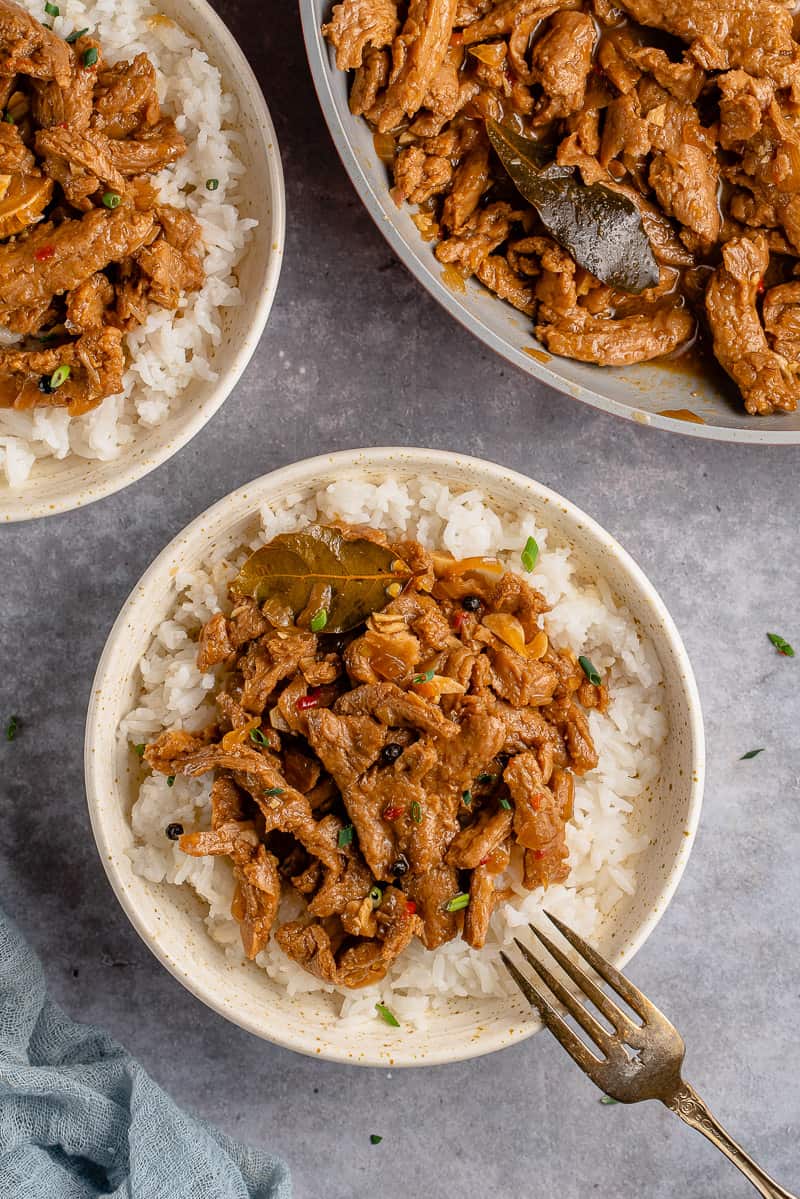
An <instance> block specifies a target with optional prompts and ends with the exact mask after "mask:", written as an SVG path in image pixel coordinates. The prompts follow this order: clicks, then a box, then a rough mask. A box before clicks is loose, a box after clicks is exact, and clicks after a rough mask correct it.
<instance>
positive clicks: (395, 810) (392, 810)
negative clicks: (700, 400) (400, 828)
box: [383, 804, 405, 820]
mask: <svg viewBox="0 0 800 1199" xmlns="http://www.w3.org/2000/svg"><path fill="white" fill-rule="evenodd" d="M404 812H405V808H404V807H403V805H402V804H389V806H388V808H384V809H383V819H384V820H398V819H399V818H400V817H401V816H402V815H403V813H404Z"/></svg>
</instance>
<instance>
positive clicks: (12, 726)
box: [6, 716, 19, 741]
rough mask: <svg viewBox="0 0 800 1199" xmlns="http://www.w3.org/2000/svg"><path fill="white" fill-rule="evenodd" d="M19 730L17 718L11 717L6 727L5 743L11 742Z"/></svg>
mask: <svg viewBox="0 0 800 1199" xmlns="http://www.w3.org/2000/svg"><path fill="white" fill-rule="evenodd" d="M18 728H19V717H18V716H12V717H11V719H10V720H9V722H8V724H7V725H6V741H13V740H14V738H15V737H16V735H17V729H18Z"/></svg>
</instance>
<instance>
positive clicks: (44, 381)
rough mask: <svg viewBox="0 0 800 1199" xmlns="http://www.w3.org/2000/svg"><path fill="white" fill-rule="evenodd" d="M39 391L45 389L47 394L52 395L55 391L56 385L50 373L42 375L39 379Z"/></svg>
mask: <svg viewBox="0 0 800 1199" xmlns="http://www.w3.org/2000/svg"><path fill="white" fill-rule="evenodd" d="M39 391H43V392H44V394H45V395H46V396H49V395H52V394H53V392H54V391H55V387H53V384H52V383H51V382H50V376H49V375H42V377H41V379H40V380H39Z"/></svg>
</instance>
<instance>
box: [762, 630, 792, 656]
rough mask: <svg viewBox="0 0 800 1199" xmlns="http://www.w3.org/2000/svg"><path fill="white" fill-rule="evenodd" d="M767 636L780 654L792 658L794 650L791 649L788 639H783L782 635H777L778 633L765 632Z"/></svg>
mask: <svg viewBox="0 0 800 1199" xmlns="http://www.w3.org/2000/svg"><path fill="white" fill-rule="evenodd" d="M767 636H768V637H769V639H770V641H771V642H772V644H773V645H774V646H775V648H776V650H777V651H778V653H779V654H781V656H782V657H784V658H793V657H794V650H793V649H792V647H791V645H790V644H789V642H788V641H784V639H783V637H781V636H779V634H778V633H767Z"/></svg>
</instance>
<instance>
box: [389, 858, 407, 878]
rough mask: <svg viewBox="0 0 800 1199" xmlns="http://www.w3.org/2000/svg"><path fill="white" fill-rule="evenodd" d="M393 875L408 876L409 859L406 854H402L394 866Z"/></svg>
mask: <svg viewBox="0 0 800 1199" xmlns="http://www.w3.org/2000/svg"><path fill="white" fill-rule="evenodd" d="M392 874H394V875H398V874H408V858H407V857H406V855H405V854H404V853H401V854H400V857H399V858H398V859H397V861H396V862H395V863H394V865H393V866H392Z"/></svg>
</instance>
